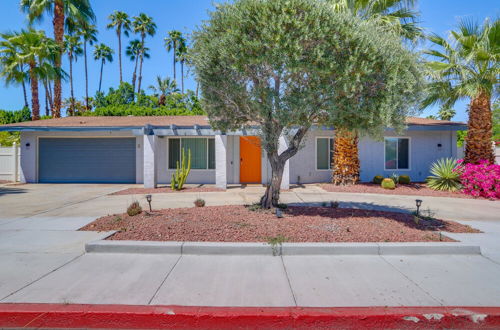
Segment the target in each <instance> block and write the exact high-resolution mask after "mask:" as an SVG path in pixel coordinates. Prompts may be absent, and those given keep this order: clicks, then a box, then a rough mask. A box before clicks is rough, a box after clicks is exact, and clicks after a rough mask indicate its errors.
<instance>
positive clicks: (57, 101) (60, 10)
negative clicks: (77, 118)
mask: <svg viewBox="0 0 500 330" xmlns="http://www.w3.org/2000/svg"><path fill="white" fill-rule="evenodd" d="M53 25H54V37H55V41H56V42H57V43H58V44H59V47H60V49H59V51H58V52H57V55H56V58H55V61H54V62H55V63H54V64H55V67H56V69H58V70H60V69H61V66H62V51H63V46H64V42H63V37H64V3H63V0H56V1H55V4H54V19H53ZM61 101H62V86H61V77H60V76H59V75H58V76H57V77H56V79H55V81H54V107H53V109H52V116H53V117H54V118H59V117H61Z"/></svg>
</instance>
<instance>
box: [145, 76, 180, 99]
mask: <svg viewBox="0 0 500 330" xmlns="http://www.w3.org/2000/svg"><path fill="white" fill-rule="evenodd" d="M149 89H151V90H152V91H153V93H154V94H155V96H156V97H158V105H165V100H166V98H167V95H169V94H172V93H176V92H178V91H179V89H178V88H177V84H176V83H175V81H174V80H170V78H165V79H161V77H160V76H157V77H156V86H155V85H150V86H149Z"/></svg>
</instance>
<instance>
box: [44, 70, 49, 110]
mask: <svg viewBox="0 0 500 330" xmlns="http://www.w3.org/2000/svg"><path fill="white" fill-rule="evenodd" d="M43 89H44V90H45V115H46V116H50V107H49V98H50V92H49V86H48V85H47V79H43Z"/></svg>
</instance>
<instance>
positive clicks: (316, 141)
mask: <svg viewBox="0 0 500 330" xmlns="http://www.w3.org/2000/svg"><path fill="white" fill-rule="evenodd" d="M318 139H328V156H330V150H331V149H332V147H333V145H334V144H335V141H334V138H333V136H316V138H315V139H314V163H315V169H316V171H331V170H332V162H331V161H330V162H329V163H328V168H326V169H325V168H318ZM330 143H331V144H330Z"/></svg>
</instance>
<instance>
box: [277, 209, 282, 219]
mask: <svg viewBox="0 0 500 330" xmlns="http://www.w3.org/2000/svg"><path fill="white" fill-rule="evenodd" d="M276 218H283V213H282V212H281V209H280V208H279V207H277V208H276Z"/></svg>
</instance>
